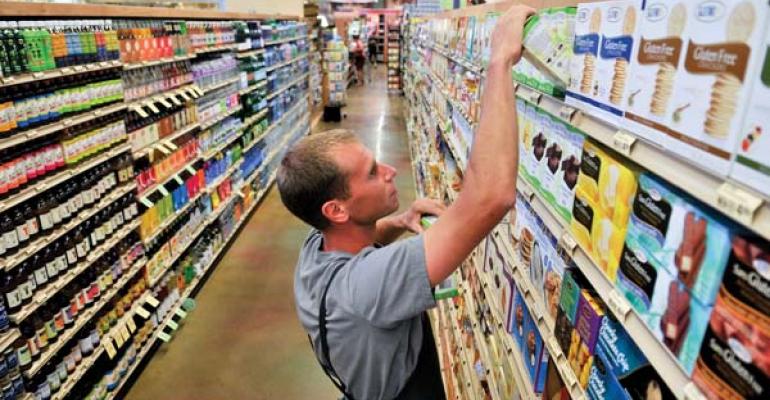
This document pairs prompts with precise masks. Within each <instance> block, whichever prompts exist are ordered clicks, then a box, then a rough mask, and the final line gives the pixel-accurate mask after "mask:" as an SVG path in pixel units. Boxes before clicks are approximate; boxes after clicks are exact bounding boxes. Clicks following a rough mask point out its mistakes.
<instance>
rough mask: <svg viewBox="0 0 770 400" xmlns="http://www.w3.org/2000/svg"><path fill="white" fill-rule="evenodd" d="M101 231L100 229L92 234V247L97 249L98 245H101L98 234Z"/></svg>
mask: <svg viewBox="0 0 770 400" xmlns="http://www.w3.org/2000/svg"><path fill="white" fill-rule="evenodd" d="M98 231H99V228H96V229H94V230H93V232H91V235H90V237H91V246H92V247H96V245H98V244H99V234H98V233H97V232H98Z"/></svg>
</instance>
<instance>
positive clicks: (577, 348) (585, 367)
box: [567, 329, 594, 389]
mask: <svg viewBox="0 0 770 400" xmlns="http://www.w3.org/2000/svg"><path fill="white" fill-rule="evenodd" d="M567 361H568V362H569V365H570V368H572V372H574V373H575V376H576V377H577V380H578V383H579V384H580V387H582V388H583V389H585V388H586V387H587V386H588V377H589V376H590V374H591V367H592V366H593V363H594V353H593V352H592V351H589V349H588V346H587V345H586V344H585V342H583V340H582V339H581V338H580V334H579V333H578V331H577V329H576V330H573V331H572V339H571V341H570V348H569V353H568V354H567Z"/></svg>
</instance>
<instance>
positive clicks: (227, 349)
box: [127, 66, 414, 400]
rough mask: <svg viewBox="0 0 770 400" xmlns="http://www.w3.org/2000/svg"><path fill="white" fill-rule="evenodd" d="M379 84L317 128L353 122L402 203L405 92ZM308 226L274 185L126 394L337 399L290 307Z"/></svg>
mask: <svg viewBox="0 0 770 400" xmlns="http://www.w3.org/2000/svg"><path fill="white" fill-rule="evenodd" d="M384 72H385V67H384V66H380V67H379V70H378V71H377V73H376V75H375V76H376V78H377V79H375V82H374V83H372V84H370V85H368V86H365V87H363V88H359V87H355V88H351V89H349V90H348V106H347V107H345V108H344V109H343V111H344V112H345V113H346V114H347V118H346V119H344V120H343V122H342V123H338V124H329V123H323V122H321V123H320V124H318V125H317V126H316V127H315V129H314V130H313V132H320V131H323V130H325V129H331V128H339V127H344V128H349V129H352V130H354V131H355V132H356V133H358V134H359V135H360V136H361V138H362V140H363V142H364V143H365V144H366V145H367V146H368V147H369V148H370V149H371V150H372V151H373V152H374V153H375V154H376V155H377V157H378V159H379V160H380V161H382V162H385V163H389V164H391V165H393V166H395V167H396V168H397V169H398V171H399V174H398V176H397V178H396V180H397V186H398V188H399V191H400V197H401V206H402V208H404V207H407V206H408V204H409V202H411V201H412V200H413V199H414V183H413V179H412V172H411V167H410V161H409V151H408V148H407V136H406V127H405V126H404V118H403V112H402V98H401V97H399V96H394V95H390V96H388V95H387V91H386V86H385V81H386V79H385V74H384ZM307 231H308V228H307V227H306V226H304V225H303V224H302V223H301V222H300V221H299V220H297V219H295V218H294V217H292V216H291V215H290V214H289V213H288V212H287V211H286V210H285V209H284V208H283V206H282V205H281V201H280V199H279V197H278V193H277V190H276V189H275V187H274V188H273V190H271V192H270V193H269V194H268V196H267V198H266V199H265V201H264V202H263V203H262V205H261V206H260V207H259V209H258V210H257V211H256V212H255V213H254V215H253V217H252V218H251V220H250V221H249V223H248V224H247V225H246V226H245V227H244V229H243V230H242V231H241V234H240V236H239V237H238V238H237V239H236V241H235V243H234V244H233V246H232V247H231V248H230V249H229V250H228V252H227V253H226V254H225V256H224V257H223V259H222V261H221V262H220V264H219V265H218V266H217V268H216V270H215V271H214V272H213V273H212V275H211V277H210V278H209V280H208V282H206V284H205V286H204V287H203V288H202V289H201V291H200V293H199V294H198V296H197V301H198V307H197V308H196V309H195V311H193V313H192V314H191V315H190V316H189V317H188V318H187V320H186V322H185V324H184V325H183V326H182V328H180V331H179V332H178V333H177V334H176V337H175V338H174V339H173V340H172V342H171V343H170V344H165V345H163V346H162V347H161V348H160V349H159V350H158V351H157V352H156V353H155V355H154V357H153V358H152V360H151V361H150V363H149V364H148V365H147V367H146V368H145V369H144V371H143V372H142V374H141V376H140V377H139V378H138V379H137V381H136V383H135V384H134V385H133V387H132V388H131V389H130V391H129V393H128V395H127V399H130V400H145V399H185V400H193V399H337V398H338V397H339V395H338V394H337V390H336V389H335V388H334V386H332V384H331V383H330V382H329V380H328V378H327V377H326V376H325V375H324V374H323V372H322V370H321V368H320V367H319V366H318V364H317V362H316V360H315V358H314V356H313V354H312V352H311V350H310V346H309V344H308V340H307V336H306V335H305V333H304V331H303V330H302V327H301V326H300V324H299V321H298V319H297V317H296V313H295V310H294V297H293V293H292V287H293V276H294V265H295V262H296V260H297V253H298V250H299V247H300V245H301V243H302V241H303V239H304V238H305V235H306V233H307Z"/></svg>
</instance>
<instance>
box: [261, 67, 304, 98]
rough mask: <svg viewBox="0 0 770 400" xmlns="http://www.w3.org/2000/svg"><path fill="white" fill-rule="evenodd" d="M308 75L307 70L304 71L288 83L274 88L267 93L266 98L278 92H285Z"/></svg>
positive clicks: (276, 94) (272, 96)
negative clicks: (274, 89)
mask: <svg viewBox="0 0 770 400" xmlns="http://www.w3.org/2000/svg"><path fill="white" fill-rule="evenodd" d="M308 76H310V73H309V72H306V73H304V74H302V75H301V76H300V77H299V78H297V79H295V80H293V81H291V82H290V83H288V84H286V85H284V86H283V87H282V88H280V89H278V90H276V91H275V92H273V93H270V94H268V95H267V100H270V99H272V98H274V97H275V96H278V95H279V94H281V93H283V92H285V91H286V90H287V89H289V88H291V87H292V86H294V85H296V84H298V83H300V82H301V81H302V80H304V79H307V78H308Z"/></svg>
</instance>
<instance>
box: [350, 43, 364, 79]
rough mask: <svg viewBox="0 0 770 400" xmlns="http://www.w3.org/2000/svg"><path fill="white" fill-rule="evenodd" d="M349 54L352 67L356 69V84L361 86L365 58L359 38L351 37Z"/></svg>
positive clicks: (362, 44)
mask: <svg viewBox="0 0 770 400" xmlns="http://www.w3.org/2000/svg"><path fill="white" fill-rule="evenodd" d="M350 54H351V55H352V59H353V65H354V66H355V68H356V83H358V84H359V85H361V86H363V85H364V64H365V63H366V56H365V55H364V42H363V41H362V40H361V36H359V35H354V36H353V42H352V43H350Z"/></svg>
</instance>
